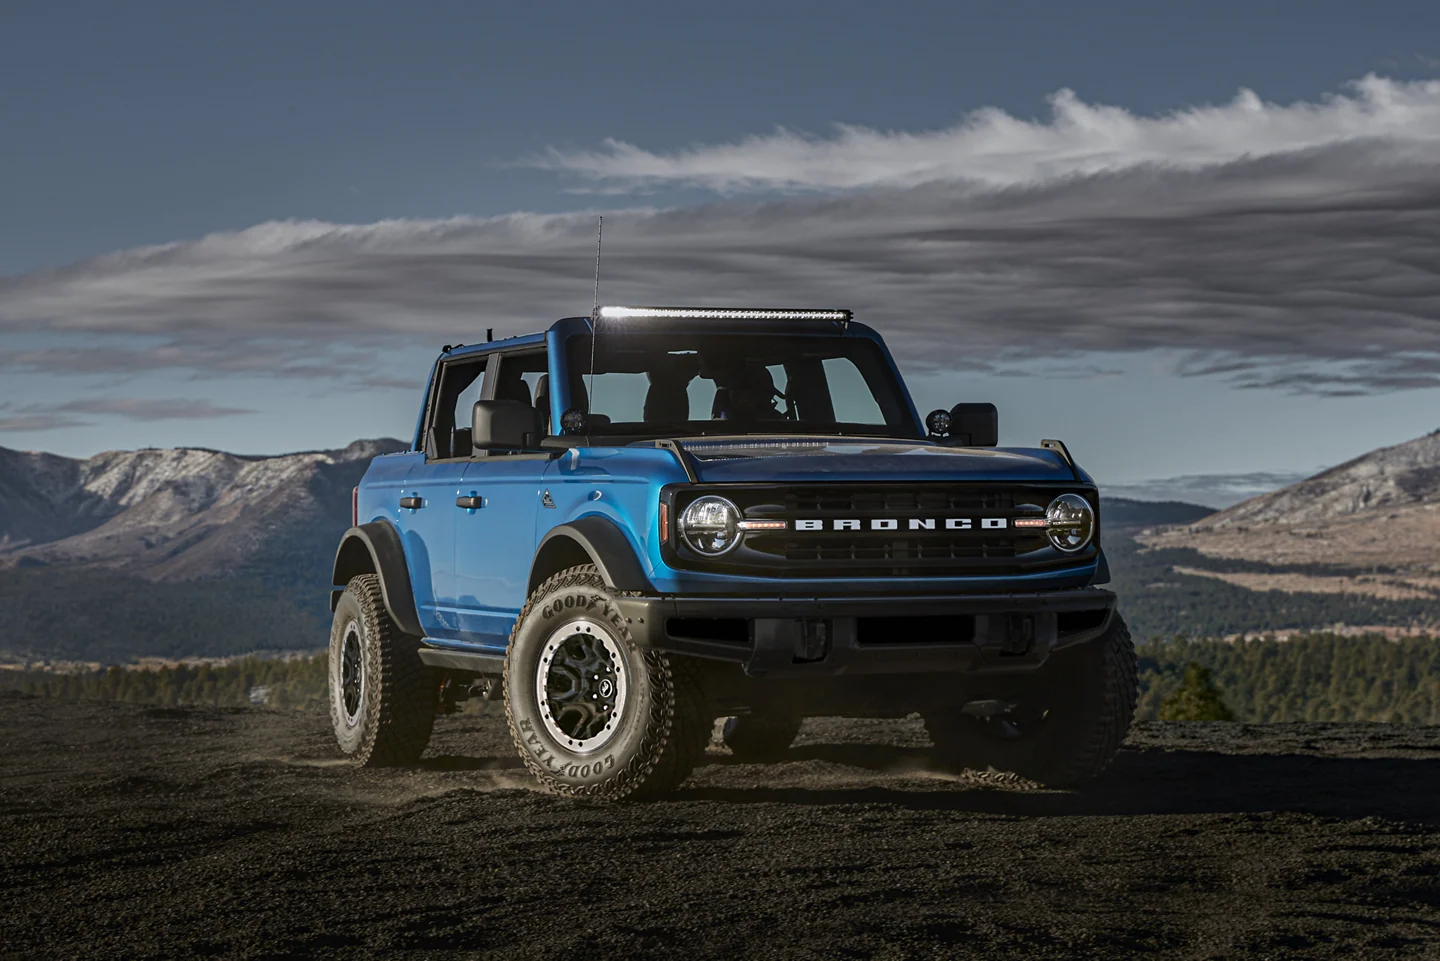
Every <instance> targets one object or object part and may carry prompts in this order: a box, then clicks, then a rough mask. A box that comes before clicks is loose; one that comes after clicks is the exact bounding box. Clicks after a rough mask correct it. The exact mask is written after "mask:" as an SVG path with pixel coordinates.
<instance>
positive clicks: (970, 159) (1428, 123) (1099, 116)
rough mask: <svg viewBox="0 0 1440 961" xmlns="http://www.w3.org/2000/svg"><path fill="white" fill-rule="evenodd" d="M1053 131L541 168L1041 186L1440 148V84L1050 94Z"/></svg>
mask: <svg viewBox="0 0 1440 961" xmlns="http://www.w3.org/2000/svg"><path fill="white" fill-rule="evenodd" d="M1050 114H1051V115H1050V118H1049V120H1047V121H1036V120H1024V119H1021V118H1018V117H1014V116H1011V115H1010V114H1008V113H1006V112H1005V111H1003V110H997V109H994V108H987V109H983V110H977V111H975V112H974V113H972V114H970V115H969V116H967V117H966V118H965V119H964V120H962V121H961V122H960V123H958V124H956V125H955V126H952V127H948V128H946V129H943V130H935V131H928V132H925V133H903V132H894V131H880V130H872V129H869V128H866V127H856V126H849V125H844V124H841V125H837V127H836V133H835V135H834V136H833V137H829V138H822V137H812V136H807V135H805V134H802V133H797V132H795V131H791V130H785V129H780V130H777V131H775V132H774V133H772V134H769V135H767V136H751V137H746V138H744V139H742V140H738V141H735V142H733V143H725V144H714V145H702V146H695V147H690V148H686V149H683V150H677V151H672V152H669V153H657V152H653V151H649V150H644V149H642V148H640V147H637V146H635V145H634V144H629V143H625V142H623V141H619V140H606V141H604V143H603V144H602V145H601V147H600V149H598V150H581V151H561V150H556V149H553V148H552V149H550V150H549V151H547V152H545V153H544V154H542V155H540V156H538V157H535V158H533V159H532V161H531V162H532V163H533V165H535V166H538V167H542V168H545V169H550V170H556V171H562V172H565V173H569V174H575V175H577V176H579V177H580V178H582V179H583V180H584V181H587V182H589V183H590V184H591V185H592V187H593V188H594V189H600V190H604V189H619V190H624V189H637V188H642V189H643V188H650V187H657V186H671V185H677V184H678V185H684V186H691V187H702V188H706V189H709V190H716V191H721V192H734V191H750V190H774V189H783V190H797V189H800V190H835V189H841V190H853V189H860V188H874V187H913V186H917V185H919V184H924V183H930V182H934V181H952V182H969V183H975V184H983V185H987V186H990V187H1001V188H1003V187H1017V186H1029V185H1032V184H1035V183H1038V182H1042V181H1051V180H1063V179H1067V178H1071V177H1087V176H1092V175H1095V174H1103V173H1112V172H1115V171H1118V170H1127V169H1132V168H1136V167H1144V166H1157V167H1163V168H1168V169H1180V170H1198V169H1201V168H1204V167H1209V166H1215V165H1219V164H1227V163H1235V162H1237V161H1242V160H1245V159H1247V158H1254V157H1263V156H1275V155H1280V154H1286V153H1294V152H1296V151H1307V150H1316V149H1322V148H1325V147H1330V146H1335V145H1337V144H1343V143H1351V142H1355V141H1359V140H1387V141H1394V142H1398V143H1405V144H1411V145H1414V146H1415V147H1416V148H1417V149H1426V147H1427V145H1428V146H1429V147H1434V146H1436V145H1440V82H1436V81H1412V82H1400V81H1394V80H1388V79H1385V78H1383V77H1377V76H1373V75H1371V76H1367V77H1365V78H1364V79H1362V80H1358V81H1355V82H1354V83H1352V84H1350V85H1349V88H1348V93H1345V94H1340V95H1336V96H1331V97H1328V98H1326V99H1325V100H1323V101H1321V102H1320V103H1296V104H1291V105H1286V106H1281V105H1277V104H1270V103H1265V102H1263V101H1262V100H1261V99H1260V97H1259V96H1257V95H1256V94H1255V93H1254V92H1253V91H1250V90H1244V89H1242V90H1241V91H1240V92H1239V93H1238V94H1237V95H1236V96H1235V99H1234V100H1232V101H1231V102H1230V103H1228V104H1223V105H1221V106H1203V107H1190V108H1187V109H1184V110H1177V111H1175V112H1174V113H1170V114H1167V115H1164V116H1160V117H1141V116H1136V115H1135V114H1133V113H1131V112H1129V111H1128V110H1125V109H1123V108H1120V107H1113V106H1106V105H1103V104H1090V103H1086V102H1084V101H1083V100H1081V99H1080V98H1079V97H1078V96H1076V94H1075V93H1074V91H1071V90H1061V91H1059V92H1058V93H1055V94H1054V95H1053V96H1051V98H1050Z"/></svg>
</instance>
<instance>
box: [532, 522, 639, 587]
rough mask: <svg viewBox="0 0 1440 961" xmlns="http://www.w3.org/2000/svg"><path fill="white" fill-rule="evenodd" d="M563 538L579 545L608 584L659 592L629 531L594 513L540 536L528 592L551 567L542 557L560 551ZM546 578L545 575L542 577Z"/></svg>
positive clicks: (536, 585)
mask: <svg viewBox="0 0 1440 961" xmlns="http://www.w3.org/2000/svg"><path fill="white" fill-rule="evenodd" d="M562 539H564V540H568V541H570V542H573V543H574V544H577V545H579V547H580V549H581V550H582V551H584V552H585V554H587V555H588V556H589V559H590V563H592V564H594V565H595V569H596V570H597V571H599V573H600V576H601V577H602V578H604V580H605V583H606V585H607V586H609V587H611V588H613V589H614V590H617V591H637V592H639V593H642V594H653V593H655V587H654V585H652V584H651V583H650V578H649V577H647V576H645V568H644V567H643V566H642V565H641V563H640V558H638V557H636V556H635V549H634V548H633V547H631V546H630V541H629V540H628V539H627V538H626V537H625V533H624V532H623V531H621V530H620V528H619V526H618V525H617V524H616V523H615V522H614V521H612V520H610V519H609V518H608V517H599V516H590V517H582V518H580V519H579V520H575V521H571V522H570V523H569V524H561V525H559V526H557V527H553V528H551V529H550V532H549V533H547V534H546V535H545V536H544V537H542V538H541V539H540V544H539V546H538V547H536V549H535V557H534V559H533V560H531V562H530V580H529V589H528V590H527V592H526V593H527V594H528V593H530V592H532V591H534V589H535V588H536V587H538V586H539V585H538V583H537V582H536V572H537V570H543V569H544V567H546V566H548V565H546V564H542V563H541V562H542V559H543V558H545V557H546V556H547V554H549V553H550V552H551V551H556V550H557V548H558V547H559V545H558V544H557V543H556V542H557V541H560V540H562ZM547 549H548V550H547ZM577 559H578V558H577ZM543 579H544V578H543V577H542V578H541V580H543Z"/></svg>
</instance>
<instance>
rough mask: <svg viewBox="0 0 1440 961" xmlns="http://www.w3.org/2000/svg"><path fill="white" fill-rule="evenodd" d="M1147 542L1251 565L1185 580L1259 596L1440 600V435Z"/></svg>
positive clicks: (1153, 534)
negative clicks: (1209, 581)
mask: <svg viewBox="0 0 1440 961" xmlns="http://www.w3.org/2000/svg"><path fill="white" fill-rule="evenodd" d="M1138 539H1139V541H1140V542H1141V543H1142V544H1144V545H1145V546H1146V547H1148V548H1150V549H1154V550H1165V549H1189V550H1193V551H1196V552H1198V553H1199V554H1200V555H1202V556H1205V557H1210V558H1216V559H1221V560H1226V561H1239V562H1242V564H1241V565H1239V566H1234V565H1232V566H1231V568H1230V569H1228V570H1210V571H1207V570H1206V569H1204V568H1198V569H1187V570H1186V571H1185V573H1190V574H1198V575H1199V576H1213V577H1218V578H1222V579H1225V580H1227V581H1229V582H1230V583H1233V584H1237V585H1240V586H1244V587H1247V588H1249V589H1251V590H1269V589H1277V590H1282V591H1291V592H1313V593H1337V592H1339V593H1353V594H1363V595H1369V596H1373V597H1377V598H1383V599H1388V600H1397V599H1415V598H1427V599H1440V553H1437V551H1436V544H1437V543H1440V431H1437V432H1435V433H1433V434H1428V435H1426V436H1424V437H1420V438H1417V439H1415V440H1412V441H1409V442H1407V443H1404V444H1399V445H1396V446H1394V447H1385V448H1381V449H1380V450H1376V451H1373V452H1371V453H1369V454H1366V455H1364V456H1363V457H1358V458H1356V459H1354V460H1352V461H1349V462H1348V463H1345V464H1341V465H1340V466H1338V467H1335V468H1332V469H1330V470H1327V471H1325V472H1324V473H1321V474H1318V475H1316V476H1315V477H1312V478H1309V479H1308V480H1304V481H1301V482H1300V483H1298V484H1294V485H1291V486H1290V487H1286V488H1284V489H1282V490H1278V491H1274V492H1273V493H1270V494H1265V495H1262V496H1260V497H1256V498H1253V499H1251V500H1248V501H1245V502H1244V503H1242V504H1237V505H1236V506H1234V507H1231V508H1229V509H1227V510H1224V511H1220V512H1219V513H1216V514H1213V515H1211V516H1209V517H1205V518H1202V519H1200V520H1198V521H1196V522H1194V523H1191V524H1189V525H1183V526H1171V527H1161V528H1157V529H1154V530H1151V531H1147V532H1145V533H1143V534H1141V535H1140V536H1139V538H1138Z"/></svg>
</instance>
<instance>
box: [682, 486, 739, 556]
mask: <svg viewBox="0 0 1440 961" xmlns="http://www.w3.org/2000/svg"><path fill="white" fill-rule="evenodd" d="M739 520H740V509H739V508H737V507H736V506H735V505H734V504H732V503H730V502H729V501H728V500H726V499H725V498H723V497H715V496H714V495H710V496H708V497H701V498H699V499H697V500H696V501H695V502H694V503H692V504H691V505H690V506H689V507H687V508H685V513H683V514H681V515H680V536H681V537H683V538H685V543H686V544H689V545H690V546H691V547H692V548H693V549H695V550H697V551H699V552H700V553H701V554H709V555H711V556H715V555H719V554H723V553H725V552H726V551H728V550H729V549H730V548H732V547H734V546H735V544H736V542H737V541H739V540H740V529H739V528H738V527H737V526H736V524H737V522H738V521H739Z"/></svg>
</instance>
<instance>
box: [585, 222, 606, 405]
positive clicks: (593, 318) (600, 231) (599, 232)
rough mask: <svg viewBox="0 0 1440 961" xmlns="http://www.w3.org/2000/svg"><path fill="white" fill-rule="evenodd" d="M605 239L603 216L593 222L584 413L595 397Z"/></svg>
mask: <svg viewBox="0 0 1440 961" xmlns="http://www.w3.org/2000/svg"><path fill="white" fill-rule="evenodd" d="M604 238H605V216H604V215H603V214H602V215H600V216H599V217H597V218H596V220H595V300H594V303H593V306H592V307H591V308H590V386H589V387H588V388H587V389H586V397H585V413H587V414H588V413H590V403H591V401H592V400H593V399H594V397H595V341H597V340H599V339H600V242H601V241H602V240H603V239H604Z"/></svg>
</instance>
